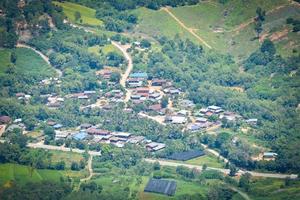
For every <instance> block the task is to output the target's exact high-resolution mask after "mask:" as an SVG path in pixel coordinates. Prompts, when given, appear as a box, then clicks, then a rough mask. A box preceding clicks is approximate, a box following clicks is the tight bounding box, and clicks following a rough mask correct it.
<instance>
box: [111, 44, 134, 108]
mask: <svg viewBox="0 0 300 200" xmlns="http://www.w3.org/2000/svg"><path fill="white" fill-rule="evenodd" d="M111 44H112V45H114V46H115V47H117V48H118V49H119V50H120V51H121V52H122V53H123V55H124V57H125V59H126V60H127V69H126V71H125V73H124V74H122V75H121V79H120V85H122V86H123V87H124V88H125V90H126V96H125V99H124V102H125V103H127V102H128V101H129V99H130V96H131V91H130V90H128V89H127V88H126V80H127V78H128V76H129V74H130V73H131V71H132V69H133V64H132V58H131V56H130V54H129V53H128V52H127V49H128V48H129V46H128V45H127V46H125V45H120V44H119V43H117V42H115V41H111Z"/></svg>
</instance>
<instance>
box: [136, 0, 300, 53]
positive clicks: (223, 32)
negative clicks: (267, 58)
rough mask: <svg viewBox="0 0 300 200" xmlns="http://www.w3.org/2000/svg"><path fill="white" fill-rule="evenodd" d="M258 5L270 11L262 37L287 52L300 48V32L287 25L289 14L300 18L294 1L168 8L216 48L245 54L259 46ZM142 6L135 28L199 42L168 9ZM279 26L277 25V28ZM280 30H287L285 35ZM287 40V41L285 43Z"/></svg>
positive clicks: (203, 3) (211, 4) (206, 2)
mask: <svg viewBox="0 0 300 200" xmlns="http://www.w3.org/2000/svg"><path fill="white" fill-rule="evenodd" d="M257 5H259V6H260V7H261V8H262V9H263V10H265V11H266V13H267V16H266V22H265V23H264V24H263V32H262V34H261V37H263V38H268V37H269V38H271V39H272V40H273V41H274V42H275V44H276V46H277V48H278V50H279V51H280V52H283V55H284V56H288V55H292V49H295V50H298V49H299V44H298V43H297V42H298V41H299V36H298V34H297V33H293V32H291V27H290V26H288V25H286V19H287V18H288V17H293V18H296V19H299V17H300V14H299V4H297V3H295V2H293V1H287V0H278V1H249V2H247V3H242V2H241V1H238V0H234V1H227V3H225V4H221V3H219V2H218V1H203V2H201V3H199V4H198V5H193V6H183V7H178V8H170V9H168V10H169V11H170V12H171V13H173V14H174V15H175V16H176V17H177V18H178V19H179V20H180V21H181V22H182V23H183V24H185V26H187V27H188V28H189V29H190V30H192V31H193V32H195V33H196V34H197V35H198V36H200V37H201V38H203V39H204V40H205V41H206V42H207V43H208V44H209V45H211V46H212V47H213V48H214V49H216V50H218V51H220V52H223V53H230V54H233V55H235V56H236V57H237V58H245V57H246V56H248V55H249V54H250V53H251V52H253V51H254V50H255V49H257V48H258V46H259V42H258V41H257V40H252V38H254V37H255V36H256V34H255V31H254V27H253V18H254V17H255V15H256V13H255V10H256V8H257ZM140 9H141V10H140V11H134V12H135V13H136V14H137V15H138V16H139V25H138V26H137V27H136V28H135V32H137V33H144V34H150V35H151V36H153V37H155V36H157V35H165V36H168V37H170V36H172V37H173V36H174V35H175V34H179V35H180V36H182V37H183V38H189V39H191V40H193V41H196V42H197V40H196V39H195V37H193V36H192V35H191V34H190V33H188V31H186V30H183V28H182V27H180V25H179V24H178V23H177V22H176V21H175V20H174V19H172V18H171V17H170V16H166V15H168V13H166V12H165V10H159V11H151V10H146V9H145V8H140ZM159 19H164V20H159ZM275 26H276V29H274V28H273V27H275ZM286 31H287V32H286ZM280 32H283V35H282V34H280ZM276 34H277V35H278V34H279V35H280V37H274V36H275V35H276ZM272 35H273V37H272ZM266 36H267V37H266ZM296 38H297V39H296ZM198 42H199V41H198ZM283 43H285V44H286V45H285V46H284V45H283ZM199 44H201V42H199ZM202 45H203V44H202ZM204 46H205V45H204Z"/></svg>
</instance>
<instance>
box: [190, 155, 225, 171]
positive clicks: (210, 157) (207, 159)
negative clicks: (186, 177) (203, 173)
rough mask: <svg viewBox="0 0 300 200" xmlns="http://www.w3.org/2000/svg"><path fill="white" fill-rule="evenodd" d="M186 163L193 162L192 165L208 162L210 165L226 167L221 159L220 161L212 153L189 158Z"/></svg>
mask: <svg viewBox="0 0 300 200" xmlns="http://www.w3.org/2000/svg"><path fill="white" fill-rule="evenodd" d="M185 163H187V164H192V165H204V164H206V165H207V166H208V167H215V168H224V164H223V163H222V162H221V161H218V158H216V157H215V156H213V155H211V154H206V155H204V156H200V157H198V158H194V159H191V160H188V161H186V162H185Z"/></svg>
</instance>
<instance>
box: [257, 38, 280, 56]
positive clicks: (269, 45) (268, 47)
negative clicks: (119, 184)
mask: <svg viewBox="0 0 300 200" xmlns="http://www.w3.org/2000/svg"><path fill="white" fill-rule="evenodd" d="M260 51H261V52H263V53H264V52H268V53H269V54H270V55H274V54H275V53H276V48H275V46H274V43H273V42H272V41H271V40H269V39H266V40H264V41H263V43H262V45H261V47H260Z"/></svg>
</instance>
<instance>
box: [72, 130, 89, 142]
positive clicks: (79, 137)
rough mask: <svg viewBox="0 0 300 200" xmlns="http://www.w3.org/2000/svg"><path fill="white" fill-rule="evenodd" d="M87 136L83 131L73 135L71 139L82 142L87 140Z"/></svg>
mask: <svg viewBox="0 0 300 200" xmlns="http://www.w3.org/2000/svg"><path fill="white" fill-rule="evenodd" d="M87 136H88V134H87V133H86V132H85V131H80V132H79V133H76V134H74V135H73V136H72V137H73V138H74V139H75V140H84V139H85V138H87Z"/></svg>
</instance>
